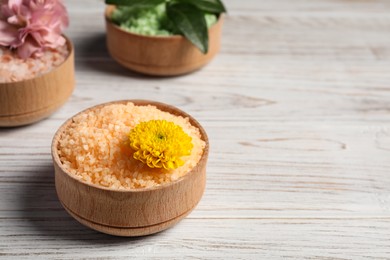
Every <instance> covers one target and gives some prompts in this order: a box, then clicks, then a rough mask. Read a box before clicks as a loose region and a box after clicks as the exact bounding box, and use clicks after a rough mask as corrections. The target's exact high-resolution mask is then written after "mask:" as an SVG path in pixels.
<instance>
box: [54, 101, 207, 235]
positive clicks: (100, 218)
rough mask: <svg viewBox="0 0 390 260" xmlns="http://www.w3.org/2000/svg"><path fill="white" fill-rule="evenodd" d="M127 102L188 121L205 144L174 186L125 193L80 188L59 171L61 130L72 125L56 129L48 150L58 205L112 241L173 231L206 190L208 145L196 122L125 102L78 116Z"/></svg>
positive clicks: (86, 186)
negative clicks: (52, 167) (190, 167)
mask: <svg viewBox="0 0 390 260" xmlns="http://www.w3.org/2000/svg"><path fill="white" fill-rule="evenodd" d="M127 102H133V103H134V104H135V105H148V104H150V105H154V106H156V107H157V108H158V109H160V110H162V111H166V112H169V113H171V114H174V115H178V116H183V117H188V118H189V120H190V123H191V124H192V125H193V126H195V127H197V128H198V129H199V130H200V133H201V136H202V137H201V138H202V140H204V141H205V142H206V147H205V149H204V152H203V155H202V157H201V159H200V161H199V162H198V164H197V165H196V166H195V167H194V168H193V169H192V170H191V171H190V172H188V173H187V174H186V175H185V176H183V177H182V178H180V179H178V180H177V181H174V182H172V183H168V184H164V185H161V186H158V187H153V188H144V189H135V190H127V191H123V190H114V189H109V188H104V187H101V186H98V185H94V184H88V183H85V182H82V181H80V180H79V179H77V178H75V177H74V175H72V174H70V173H69V172H67V171H66V170H65V169H64V168H63V166H62V163H61V161H60V158H59V156H58V146H59V140H60V139H61V136H62V135H63V132H64V130H65V129H66V128H67V127H69V125H70V124H71V123H72V120H73V119H72V118H70V119H69V120H68V121H66V122H65V123H64V124H63V125H62V126H61V127H60V128H59V129H58V131H57V133H56V134H55V136H54V138H53V143H52V148H51V149H52V157H53V162H54V167H55V185H56V190H57V194H58V198H59V200H60V202H61V203H62V205H63V206H64V208H65V209H66V210H67V211H68V212H69V214H70V215H72V216H73V217H74V218H75V219H76V220H78V221H79V222H80V223H81V224H83V225H85V226H87V227H90V228H92V229H95V230H97V231H100V232H103V233H107V234H111V235H117V236H143V235H149V234H153V233H156V232H159V231H162V230H164V229H167V228H169V227H171V226H173V225H175V224H176V223H177V222H179V221H180V220H181V219H183V218H184V217H185V216H187V215H188V214H189V213H190V212H191V211H192V210H193V209H194V208H195V206H196V205H197V204H198V202H199V201H200V199H201V197H202V195H203V192H204V189H205V184H206V163H207V158H208V152H209V144H208V138H207V135H206V132H205V130H204V129H203V128H202V126H201V125H200V124H199V123H198V122H197V121H196V120H195V119H194V118H192V117H191V116H190V115H188V114H186V113H185V112H183V111H181V110H179V109H177V108H175V107H173V106H170V105H166V104H163V103H158V102H153V101H146V100H124V101H116V102H111V103H105V104H101V105H98V106H95V107H92V108H89V109H87V110H84V111H82V112H81V113H88V112H89V111H91V110H95V109H97V108H101V107H102V106H106V105H109V104H114V103H116V104H125V103H127ZM81 113H79V114H81ZM79 114H77V115H79ZM77 115H76V116H77Z"/></svg>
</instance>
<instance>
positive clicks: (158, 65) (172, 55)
mask: <svg viewBox="0 0 390 260" xmlns="http://www.w3.org/2000/svg"><path fill="white" fill-rule="evenodd" d="M114 9H115V6H108V7H107V8H106V12H105V17H106V28H107V29H106V30H107V47H108V51H109V52H110V55H111V56H112V58H113V59H115V60H116V61H117V62H118V63H120V64H121V65H123V66H124V67H126V68H128V69H131V70H134V71H137V72H140V73H144V74H148V75H155V76H175V75H180V74H185V73H189V72H191V71H194V70H197V69H199V68H201V67H202V66H204V65H205V64H206V63H208V62H209V61H210V60H211V59H212V58H213V57H214V56H215V55H216V54H217V52H218V51H219V49H220V45H221V32H222V24H223V15H221V16H220V18H219V19H218V22H217V23H216V24H215V25H213V26H212V27H211V28H210V29H209V51H208V53H207V54H203V53H202V52H201V51H200V50H198V49H197V48H196V47H195V46H194V45H193V44H192V43H190V42H189V41H188V40H187V39H186V38H184V37H182V36H178V35H176V36H143V35H139V34H134V33H130V32H127V31H125V30H123V29H121V28H120V27H119V26H117V25H115V24H114V23H112V22H111V20H110V17H111V13H112V12H113V10H114Z"/></svg>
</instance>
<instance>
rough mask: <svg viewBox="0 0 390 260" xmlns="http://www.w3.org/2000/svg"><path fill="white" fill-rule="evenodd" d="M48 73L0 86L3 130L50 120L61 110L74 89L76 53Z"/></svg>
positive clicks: (70, 53) (70, 46)
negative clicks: (6, 127)
mask: <svg viewBox="0 0 390 260" xmlns="http://www.w3.org/2000/svg"><path fill="white" fill-rule="evenodd" d="M67 45H68V50H69V55H68V57H67V58H66V59H65V61H64V62H63V63H62V64H61V65H60V66H58V67H57V68H54V69H53V70H51V71H50V72H48V73H45V74H43V75H41V76H39V77H35V78H32V79H28V80H23V81H18V82H6V83H0V127H4V126H8V127H11V126H21V125H27V124H31V123H34V122H37V121H39V120H41V119H43V118H45V117H48V116H49V115H50V114H52V113H53V112H54V111H56V110H57V109H58V108H60V107H61V106H62V105H63V104H64V103H65V102H66V101H67V100H68V99H69V97H70V95H71V94H72V92H73V89H74V85H75V82H74V74H75V73H74V50H73V45H72V43H71V41H69V39H67Z"/></svg>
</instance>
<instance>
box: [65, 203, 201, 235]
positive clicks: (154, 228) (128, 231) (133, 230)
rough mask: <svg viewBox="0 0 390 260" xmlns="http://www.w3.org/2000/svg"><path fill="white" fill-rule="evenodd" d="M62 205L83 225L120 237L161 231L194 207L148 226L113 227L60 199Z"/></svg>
mask: <svg viewBox="0 0 390 260" xmlns="http://www.w3.org/2000/svg"><path fill="white" fill-rule="evenodd" d="M60 202H61V204H62V206H63V207H64V209H65V210H66V211H67V212H68V213H69V214H70V215H71V216H72V217H73V218H75V219H76V220H77V221H78V222H80V223H81V224H83V225H84V226H87V227H89V228H91V229H94V230H96V231H99V232H102V233H105V234H109V235H114V236H122V237H139V236H146V235H151V234H154V233H158V232H160V231H163V230H165V229H168V228H170V227H172V226H174V225H175V224H177V223H178V222H179V221H180V220H182V219H183V218H185V217H186V216H187V215H188V214H190V213H191V211H192V210H193V209H194V208H195V207H194V208H192V209H190V210H188V211H187V212H185V213H183V214H181V215H179V216H177V217H175V218H173V219H170V220H168V221H165V222H162V223H159V224H155V225H150V226H145V227H114V226H107V225H103V224H99V223H96V222H92V221H90V220H88V219H85V218H83V217H81V216H79V215H77V214H76V213H74V212H72V211H71V210H70V209H69V208H68V207H67V206H65V204H64V203H62V201H61V200H60Z"/></svg>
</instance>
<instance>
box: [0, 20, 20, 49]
mask: <svg viewBox="0 0 390 260" xmlns="http://www.w3.org/2000/svg"><path fill="white" fill-rule="evenodd" d="M17 37H18V29H17V28H15V27H13V26H11V25H9V24H8V23H6V22H4V21H1V20H0V45H2V46H10V45H11V44H12V43H13V42H14V40H15V38H17Z"/></svg>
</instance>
